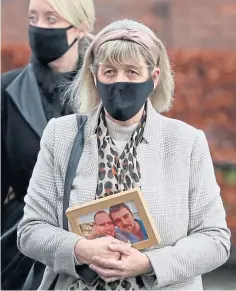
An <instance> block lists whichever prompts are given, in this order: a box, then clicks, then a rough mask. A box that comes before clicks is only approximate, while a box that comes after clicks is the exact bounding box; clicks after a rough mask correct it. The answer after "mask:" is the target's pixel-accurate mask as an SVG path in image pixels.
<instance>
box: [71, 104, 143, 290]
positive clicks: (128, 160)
mask: <svg viewBox="0 0 236 291" xmlns="http://www.w3.org/2000/svg"><path fill="white" fill-rule="evenodd" d="M145 124H146V110H144V113H143V116H142V118H141V120H140V122H139V124H138V126H137V128H136V130H135V131H134V133H133V134H132V136H131V138H130V140H129V141H128V143H127V144H126V146H125V148H124V150H123V152H122V154H121V155H120V156H119V154H118V151H117V148H116V145H115V143H114V142H113V140H112V138H111V136H110V135H109V133H108V129H107V124H106V118H105V111H104V109H103V110H101V113H100V117H99V120H98V127H97V131H96V134H97V142H98V155H99V172H98V185H97V192H96V197H95V199H99V198H102V197H106V196H109V195H113V194H116V193H119V192H121V191H125V190H128V189H130V188H135V187H140V179H141V172H140V165H139V162H138V160H137V146H138V145H139V143H140V142H141V140H142V136H143V132H144V127H145ZM144 289H145V288H144V284H143V281H142V279H141V277H140V276H138V277H136V278H126V279H122V280H117V281H114V282H112V283H106V282H105V281H104V280H102V279H99V280H98V281H97V282H96V283H95V285H94V286H89V285H87V284H85V283H84V282H83V281H81V280H77V281H76V282H75V283H74V284H72V285H71V286H70V288H69V290H144Z"/></svg>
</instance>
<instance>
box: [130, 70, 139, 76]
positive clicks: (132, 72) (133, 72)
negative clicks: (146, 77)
mask: <svg viewBox="0 0 236 291" xmlns="http://www.w3.org/2000/svg"><path fill="white" fill-rule="evenodd" d="M129 74H130V75H139V73H138V72H136V71H134V70H129Z"/></svg>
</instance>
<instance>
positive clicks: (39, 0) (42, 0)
mask: <svg viewBox="0 0 236 291" xmlns="http://www.w3.org/2000/svg"><path fill="white" fill-rule="evenodd" d="M29 11H37V12H48V11H51V12H55V9H54V8H53V7H52V6H51V4H50V3H49V1H48V0H30V4H29Z"/></svg>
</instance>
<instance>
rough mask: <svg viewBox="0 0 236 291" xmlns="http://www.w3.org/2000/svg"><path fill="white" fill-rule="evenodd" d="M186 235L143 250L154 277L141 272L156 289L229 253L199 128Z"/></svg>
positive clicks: (207, 268) (200, 271)
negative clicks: (159, 246)
mask: <svg viewBox="0 0 236 291" xmlns="http://www.w3.org/2000/svg"><path fill="white" fill-rule="evenodd" d="M190 163H191V164H190V178H189V179H190V182H189V185H190V186H189V227H188V236H187V237H185V238H182V239H180V240H179V241H178V242H177V243H176V244H175V245H174V246H167V247H163V248H161V249H155V250H149V251H146V252H145V254H146V255H147V256H148V257H149V259H150V261H151V264H152V266H153V269H154V272H155V275H156V280H154V281H153V280H151V281H150V280H149V279H150V278H149V279H148V278H147V276H143V279H144V281H145V282H146V284H148V282H153V284H152V286H149V287H150V288H153V289H157V288H161V287H164V286H168V285H171V284H178V283H183V282H185V281H187V280H188V279H190V278H193V277H195V276H198V275H201V274H204V273H207V272H210V271H212V270H213V269H215V268H217V267H219V266H220V265H222V264H223V263H224V262H225V261H226V260H227V259H228V257H229V254H230V231H229V230H228V228H227V225H226V221H225V211H224V207H223V203H222V200H221V197H220V189H219V187H218V185H217V183H216V179H215V174H214V168H213V163H212V159H211V156H210V151H209V147H208V143H207V140H206V137H205V134H204V133H203V132H202V131H200V130H199V131H198V137H197V138H196V140H195V143H194V147H193V150H192V154H191V162H190Z"/></svg>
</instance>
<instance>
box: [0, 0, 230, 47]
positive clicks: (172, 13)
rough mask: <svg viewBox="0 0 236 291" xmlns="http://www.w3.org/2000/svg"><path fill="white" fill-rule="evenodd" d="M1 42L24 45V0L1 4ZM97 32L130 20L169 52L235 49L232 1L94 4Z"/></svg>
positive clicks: (100, 0)
mask: <svg viewBox="0 0 236 291" xmlns="http://www.w3.org/2000/svg"><path fill="white" fill-rule="evenodd" d="M1 2H2V42H3V43H4V44H8V43H22V42H24V43H26V42H27V23H28V19H27V6H28V1H27V0H2V1H1ZM94 2H95V5H96V13H97V22H96V31H99V30H100V29H101V28H102V27H104V26H105V25H107V24H108V23H110V22H112V21H114V20H117V19H120V18H131V19H135V20H138V21H141V22H143V23H144V24H146V25H148V26H150V27H151V28H152V29H153V30H154V31H155V32H157V33H158V34H159V35H160V37H161V38H162V39H163V40H164V41H165V42H166V44H167V45H168V47H169V48H204V49H209V48H214V49H236V34H235V33H234V30H235V27H236V1H235V0H145V1H144V0H94Z"/></svg>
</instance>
